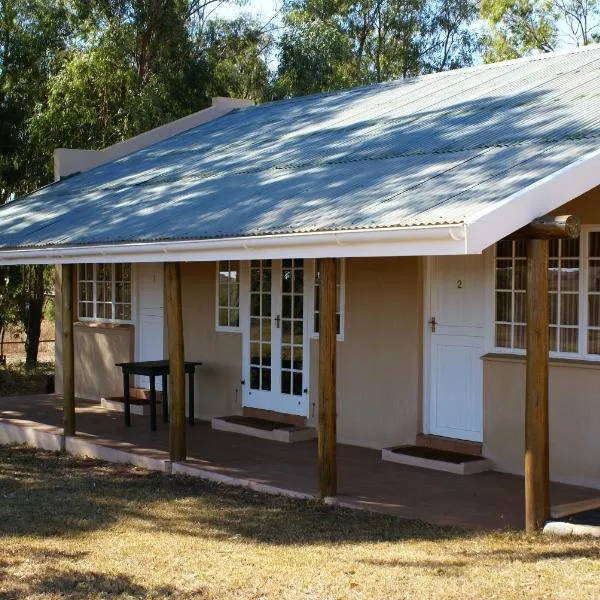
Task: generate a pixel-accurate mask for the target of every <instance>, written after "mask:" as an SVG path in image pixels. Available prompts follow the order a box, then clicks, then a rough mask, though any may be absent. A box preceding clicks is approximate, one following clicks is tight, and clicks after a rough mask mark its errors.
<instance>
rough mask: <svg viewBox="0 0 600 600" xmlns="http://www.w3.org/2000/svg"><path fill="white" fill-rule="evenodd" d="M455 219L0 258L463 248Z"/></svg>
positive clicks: (24, 252)
mask: <svg viewBox="0 0 600 600" xmlns="http://www.w3.org/2000/svg"><path fill="white" fill-rule="evenodd" d="M465 253H466V240H465V229H464V226H463V225H462V224H458V225H456V224H455V225H435V226H428V227H425V226H423V227H398V228H386V229H372V230H353V231H336V232H312V233H295V234H282V235H261V236H259V235H257V236H248V237H236V238H224V239H211V240H185V241H162V242H139V243H119V244H101V245H94V246H92V245H86V246H68V247H55V246H52V247H45V248H22V249H10V250H0V264H76V263H89V262H131V263H149V262H174V261H182V262H186V261H189V262H191V261H214V260H255V259H278V258H290V257H294V258H320V257H332V258H335V257H340V258H341V257H348V258H349V257H368V256H427V255H450V254H465Z"/></svg>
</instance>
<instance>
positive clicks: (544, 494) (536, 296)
mask: <svg viewBox="0 0 600 600" xmlns="http://www.w3.org/2000/svg"><path fill="white" fill-rule="evenodd" d="M548 323H549V320H548V240H542V239H530V240H529V241H528V244H527V376H526V384H525V385H526V390H527V391H526V399H525V527H526V529H527V531H536V530H538V529H541V528H542V527H543V526H544V523H545V521H546V520H547V519H548V517H549V516H550V498H549V491H548V488H549V485H550V482H549V467H548V465H549V460H550V459H549V439H548V437H549V433H548Z"/></svg>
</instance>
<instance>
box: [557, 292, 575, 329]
mask: <svg viewBox="0 0 600 600" xmlns="http://www.w3.org/2000/svg"><path fill="white" fill-rule="evenodd" d="M560 323H561V325H577V324H578V323H579V297H578V295H577V294H561V295H560Z"/></svg>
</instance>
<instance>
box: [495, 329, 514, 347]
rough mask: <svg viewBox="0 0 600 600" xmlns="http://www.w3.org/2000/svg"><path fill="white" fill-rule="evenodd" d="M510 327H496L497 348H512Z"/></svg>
mask: <svg viewBox="0 0 600 600" xmlns="http://www.w3.org/2000/svg"><path fill="white" fill-rule="evenodd" d="M510 328H511V326H510V325H496V346H498V347H499V348H510V347H511V339H510Z"/></svg>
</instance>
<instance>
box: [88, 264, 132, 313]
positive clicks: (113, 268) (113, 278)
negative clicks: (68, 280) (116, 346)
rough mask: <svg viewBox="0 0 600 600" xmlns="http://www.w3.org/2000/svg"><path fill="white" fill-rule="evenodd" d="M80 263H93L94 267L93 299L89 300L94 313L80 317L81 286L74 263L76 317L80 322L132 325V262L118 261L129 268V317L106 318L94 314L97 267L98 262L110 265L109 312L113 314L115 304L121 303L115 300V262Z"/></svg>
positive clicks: (96, 303) (96, 304)
mask: <svg viewBox="0 0 600 600" xmlns="http://www.w3.org/2000/svg"><path fill="white" fill-rule="evenodd" d="M82 264H91V265H93V268H94V275H93V280H92V284H93V285H92V290H93V291H92V295H93V299H92V301H91V305H92V312H93V313H94V315H93V316H92V317H82V316H81V315H80V314H79V309H80V303H81V302H83V301H82V300H81V299H80V293H81V288H80V285H79V282H80V280H79V266H80V265H79V264H77V265H76V267H77V278H76V285H77V319H78V320H79V321H81V322H87V323H115V324H126V325H132V324H133V323H134V322H135V289H136V286H135V269H134V265H133V264H132V263H119V264H128V265H129V268H130V272H131V280H130V285H131V302H130V306H131V308H130V310H131V318H130V319H114V318H113V319H106V318H101V317H97V316H96V310H97V307H98V300H97V291H96V288H97V283H98V276H97V267H98V265H99V264H103V265H110V267H111V271H112V274H111V287H112V289H111V302H110V304H111V312H112V314H113V315H114V314H115V312H116V305H117V304H123V302H117V301H116V279H115V265H116V264H117V263H82ZM83 281H90V280H89V279H84V280H83ZM86 302H88V303H90V302H89V301H86Z"/></svg>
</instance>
